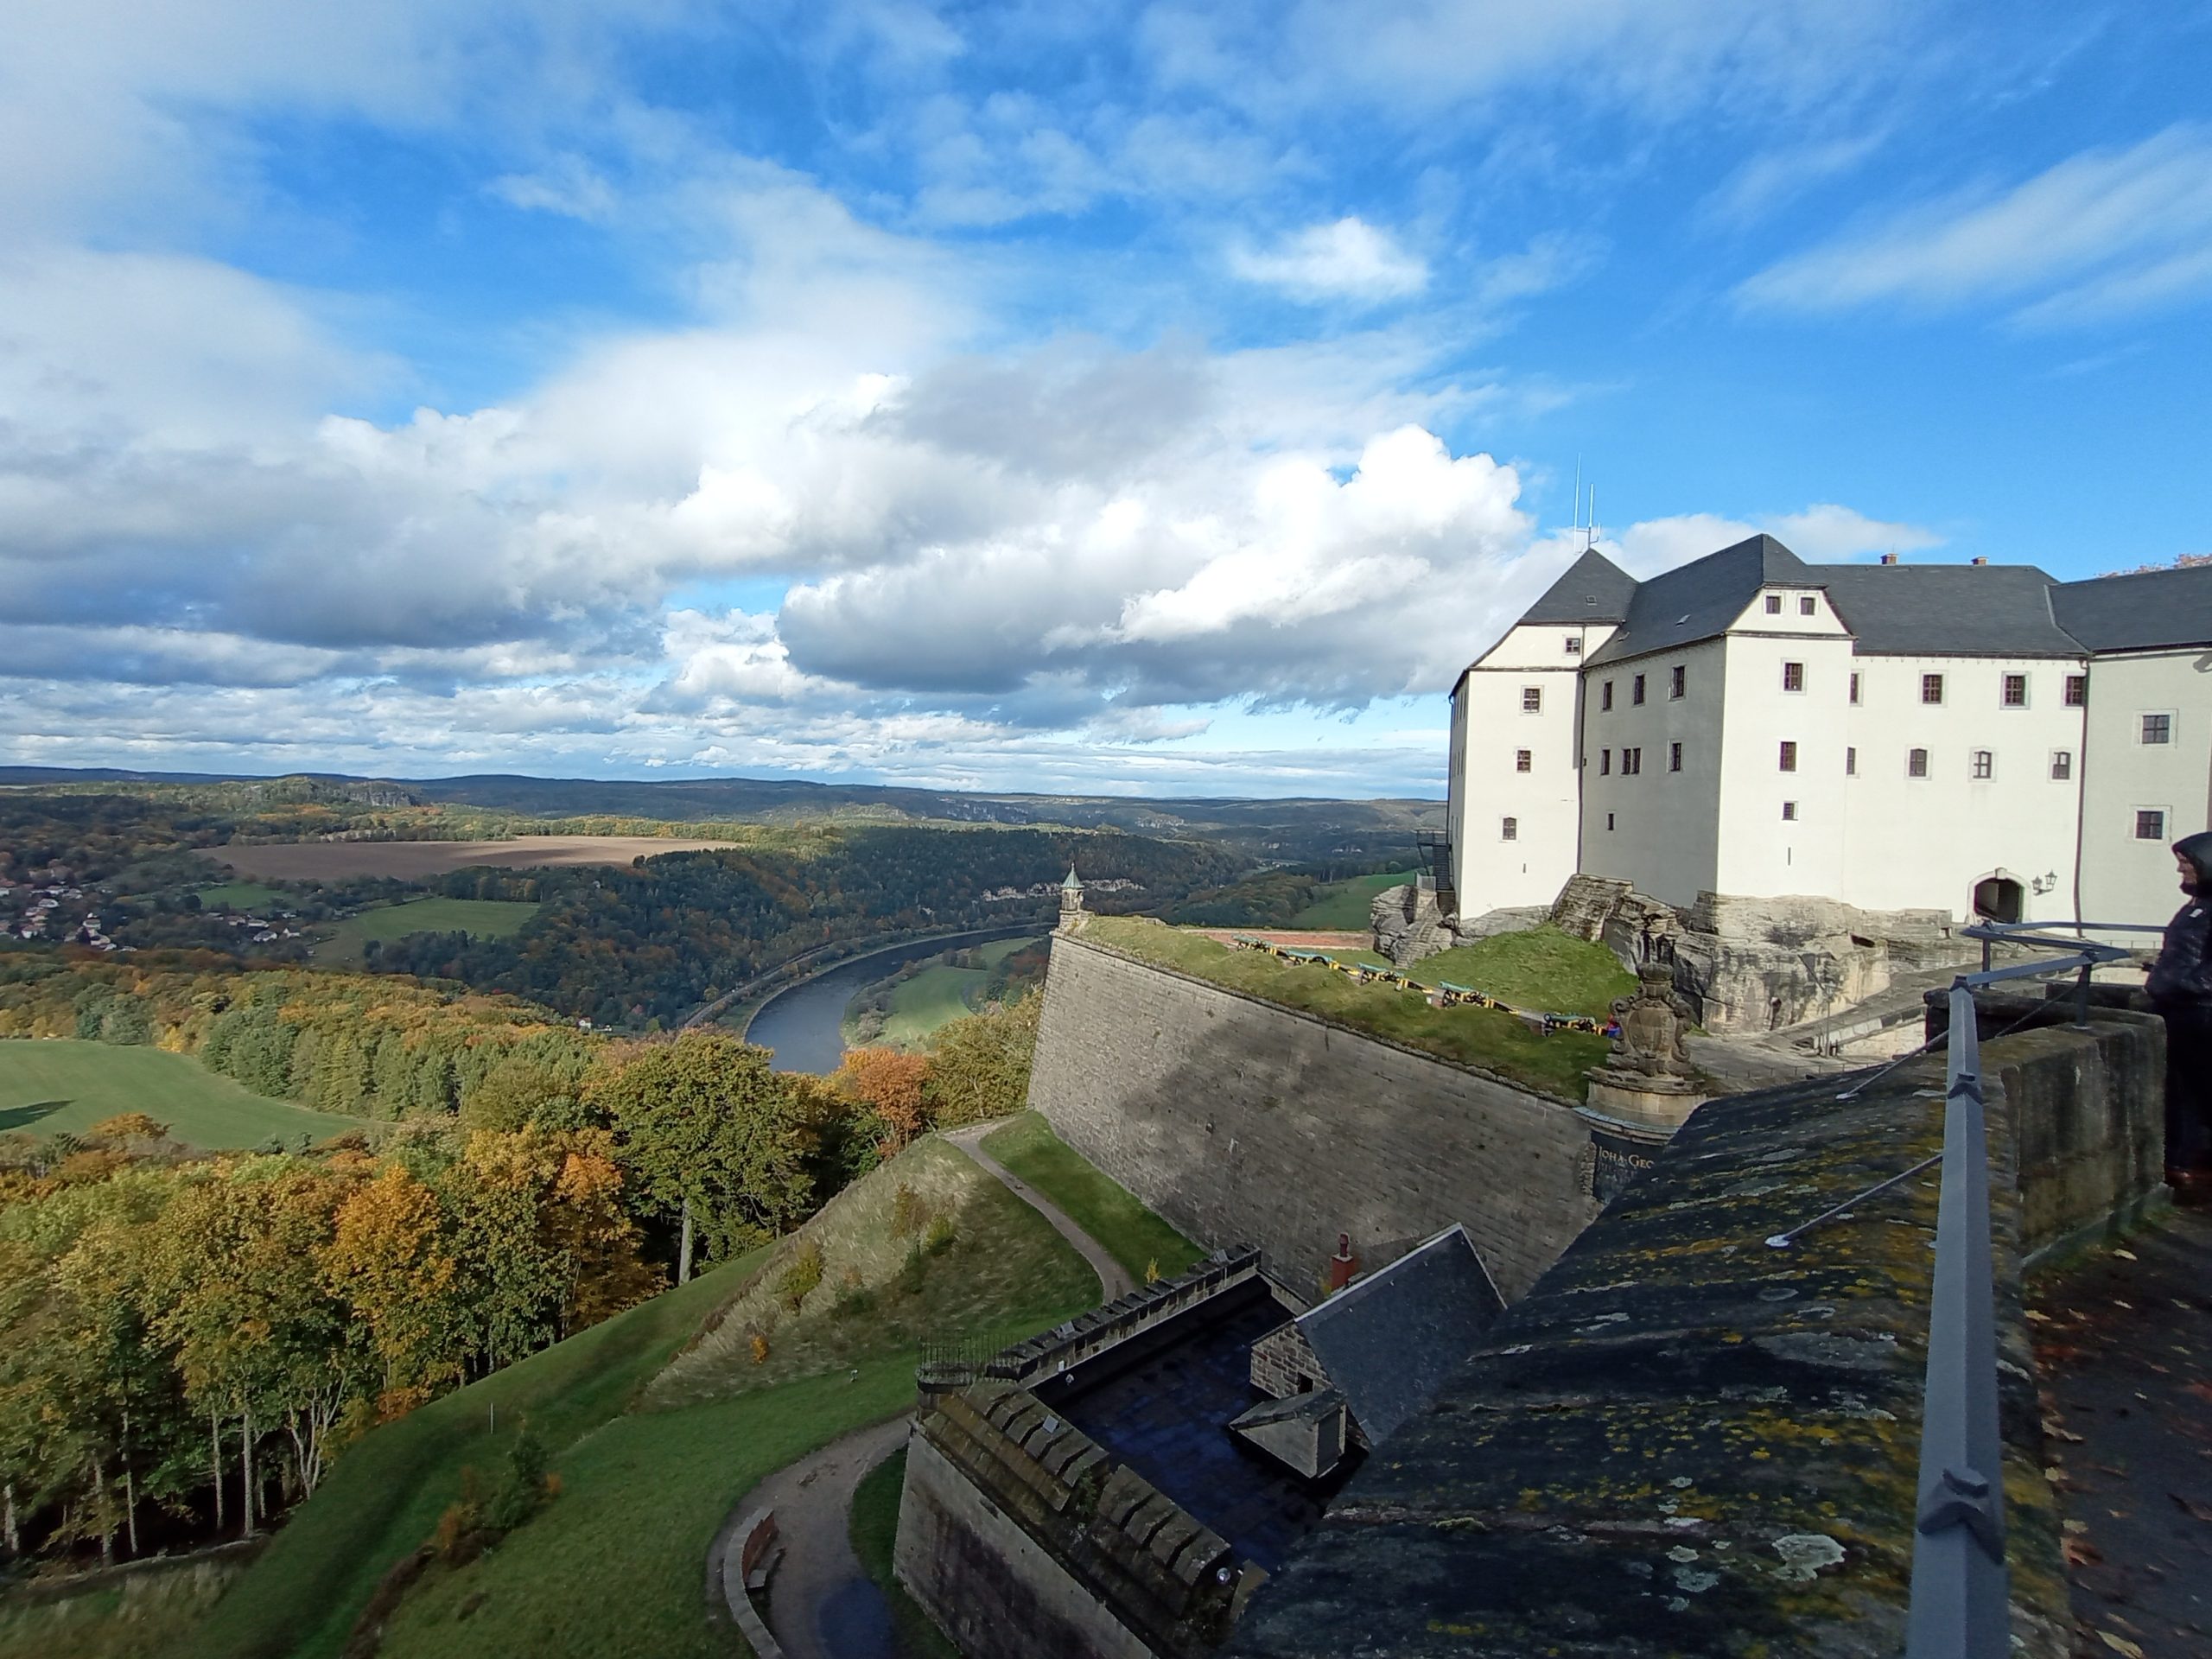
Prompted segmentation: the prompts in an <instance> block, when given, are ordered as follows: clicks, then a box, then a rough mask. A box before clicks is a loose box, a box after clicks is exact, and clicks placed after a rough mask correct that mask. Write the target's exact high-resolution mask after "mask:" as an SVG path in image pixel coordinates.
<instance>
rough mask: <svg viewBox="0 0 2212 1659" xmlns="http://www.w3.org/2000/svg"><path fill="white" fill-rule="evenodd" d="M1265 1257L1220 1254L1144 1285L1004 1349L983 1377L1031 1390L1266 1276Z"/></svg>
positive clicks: (1252, 1253) (1237, 1252)
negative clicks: (1181, 1315) (1263, 1258)
mask: <svg viewBox="0 0 2212 1659" xmlns="http://www.w3.org/2000/svg"><path fill="white" fill-rule="evenodd" d="M1261 1268H1262V1258H1261V1255H1260V1252H1259V1251H1257V1250H1255V1249H1252V1248H1250V1247H1249V1246H1246V1247H1244V1248H1243V1249H1224V1250H1216V1251H1215V1252H1214V1253H1213V1254H1212V1255H1210V1256H1208V1257H1207V1258H1206V1259H1205V1261H1203V1262H1199V1263H1198V1266H1196V1267H1194V1268H1191V1269H1190V1270H1189V1271H1188V1272H1187V1273H1183V1274H1178V1275H1176V1277H1174V1278H1173V1279H1163V1280H1161V1281H1160V1282H1159V1283H1157V1284H1152V1285H1140V1286H1138V1287H1136V1288H1135V1290H1133V1291H1131V1292H1129V1294H1128V1295H1126V1296H1121V1297H1117V1298H1116V1299H1115V1300H1113V1301H1110V1302H1108V1303H1107V1304H1106V1305H1105V1306H1103V1307H1094V1308H1092V1309H1091V1310H1090V1312H1089V1313H1081V1314H1078V1315H1077V1316H1076V1317H1075V1318H1074V1319H1070V1320H1069V1321H1068V1322H1067V1323H1066V1324H1065V1325H1055V1326H1054V1327H1053V1328H1052V1330H1050V1331H1047V1332H1044V1333H1043V1334H1042V1335H1040V1336H1034V1337H1031V1338H1028V1339H1027V1341H1024V1342H1017V1343H1015V1344H1014V1345H1013V1346H1012V1347H1009V1348H1003V1349H1001V1350H1000V1351H999V1352H998V1353H997V1354H995V1355H994V1356H993V1357H991V1358H990V1359H989V1360H988V1362H987V1363H985V1364H984V1366H983V1375H984V1376H986V1377H988V1378H992V1379H994V1380H996V1381H1000V1382H1007V1383H1021V1384H1023V1385H1025V1386H1027V1384H1030V1383H1039V1382H1042V1381H1044V1380H1046V1378H1048V1377H1052V1376H1058V1375H1059V1374H1060V1373H1061V1372H1063V1371H1070V1370H1074V1369H1075V1368H1076V1367H1077V1366H1078V1365H1080V1364H1082V1363H1084V1361H1085V1360H1087V1359H1092V1358H1095V1357H1097V1356H1098V1355H1100V1354H1103V1353H1104V1352H1106V1351H1108V1350H1109V1349H1110V1348H1115V1347H1118V1346H1119V1345H1120V1344H1122V1343H1124V1342H1127V1341H1128V1340H1129V1339H1130V1338H1134V1337H1138V1336H1141V1335H1143V1334H1144V1333H1145V1332H1148V1331H1151V1330H1153V1329H1154V1328H1156V1327H1157V1326H1160V1325H1165V1324H1166V1323H1167V1322H1168V1321H1169V1320H1170V1319H1174V1318H1176V1317H1177V1316H1178V1315H1179V1314H1182V1313H1188V1312H1189V1311H1190V1310H1191V1309H1192V1308H1194V1307H1196V1306H1198V1305H1199V1304H1200V1303H1201V1302H1205V1301H1210V1300H1212V1299H1213V1298H1214V1297H1216V1296H1217V1295H1219V1294H1221V1293H1222V1292H1224V1291H1225V1290H1230V1289H1232V1288H1234V1287H1236V1286H1238V1285H1242V1284H1246V1283H1249V1282H1250V1281H1254V1280H1255V1279H1258V1278H1259V1277H1260V1275H1261Z"/></svg>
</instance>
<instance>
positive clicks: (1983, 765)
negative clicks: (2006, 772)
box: [1973, 749, 1997, 784]
mask: <svg viewBox="0 0 2212 1659" xmlns="http://www.w3.org/2000/svg"><path fill="white" fill-rule="evenodd" d="M1973 765H1974V782H1976V783H1978V784H1986V783H1987V782H1988V781H1989V779H1990V774H1991V773H1993V772H1995V771H1996V770H1997V757H1996V756H1995V755H1993V754H1992V753H1990V752H1989V751H1988V750H1987V749H1976V750H1975V751H1974V761H1973Z"/></svg>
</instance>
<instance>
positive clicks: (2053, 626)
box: [1811, 564, 2087, 657]
mask: <svg viewBox="0 0 2212 1659" xmlns="http://www.w3.org/2000/svg"><path fill="white" fill-rule="evenodd" d="M1811 569H1812V573H1813V576H1814V579H1815V580H1816V581H1817V582H1820V584H1821V586H1822V587H1824V588H1827V594H1828V602H1829V603H1830V604H1832V605H1834V607H1835V609H1836V613H1837V614H1838V615H1839V616H1840V617H1842V619H1843V621H1844V626H1846V627H1847V628H1849V629H1850V630H1851V632H1852V633H1853V637H1855V638H1856V639H1857V640H1858V642H1859V652H1861V653H1863V654H1867V655H1872V656H1877V657H2079V656H2081V655H2082V654H2083V653H2082V646H2081V645H2080V644H2079V643H2078V642H2077V640H2076V639H2075V637H2074V636H2073V635H2072V634H2071V633H2069V632H2068V631H2067V630H2066V629H2065V628H2063V627H2062V626H2060V624H2059V621H2058V620H2056V619H2055V618H2054V617H2053V616H2052V614H2051V608H2052V588H2053V586H2054V584H2053V582H2052V581H2051V578H2050V574H2049V573H2048V572H2046V571H2043V570H2038V569H2036V567H2035V566H2033V565H2031V564H1821V565H1815V566H1813V567H1811ZM2083 585H2087V584H2083Z"/></svg>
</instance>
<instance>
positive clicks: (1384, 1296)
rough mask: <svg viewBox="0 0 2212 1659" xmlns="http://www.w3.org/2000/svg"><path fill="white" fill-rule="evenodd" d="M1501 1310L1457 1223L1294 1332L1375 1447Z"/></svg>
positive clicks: (1313, 1312)
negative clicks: (1305, 1344)
mask: <svg viewBox="0 0 2212 1659" xmlns="http://www.w3.org/2000/svg"><path fill="white" fill-rule="evenodd" d="M1504 1311H1505V1300H1504V1298H1503V1297H1502V1296H1500V1295H1499V1294H1497V1286H1496V1285H1494V1284H1492V1283H1491V1276H1490V1270H1489V1269H1488V1268H1484V1266H1483V1262H1482V1258H1481V1257H1480V1256H1479V1255H1476V1254H1475V1247H1474V1243H1473V1242H1472V1241H1471V1240H1470V1239H1469V1238H1468V1236H1467V1230H1466V1229H1465V1228H1464V1227H1459V1226H1453V1227H1450V1228H1447V1229H1446V1230H1444V1231H1443V1232H1440V1233H1439V1234H1437V1235H1436V1236H1435V1237H1433V1238H1432V1239H1429V1240H1428V1241H1427V1242H1426V1243H1423V1244H1421V1246H1419V1247H1418V1248H1417V1249H1413V1250H1411V1251H1408V1253H1407V1254H1406V1255H1402V1256H1400V1257H1399V1258H1398V1259H1397V1260H1396V1261H1395V1262H1391V1263H1390V1265H1389V1267H1387V1268H1383V1269H1382V1270H1381V1271H1379V1272H1377V1273H1375V1274H1370V1275H1369V1276H1368V1277H1367V1278H1364V1279H1362V1280H1360V1281H1357V1283H1355V1284H1353V1285H1351V1287H1348V1288H1347V1289H1344V1290H1342V1291H1339V1292H1338V1294H1335V1295H1334V1296H1332V1297H1330V1298H1329V1299H1328V1300H1326V1301H1325V1302H1323V1303H1321V1304H1320V1305H1319V1306H1317V1307H1313V1308H1311V1309H1309V1310H1307V1311H1306V1313H1302V1314H1300V1316H1299V1319H1298V1328H1299V1330H1300V1332H1301V1333H1303V1335H1304V1336H1305V1338H1306V1342H1307V1343H1308V1344H1310V1345H1311V1346H1312V1348H1313V1353H1314V1357H1316V1358H1318V1359H1319V1361H1320V1362H1321V1368H1322V1369H1323V1370H1325V1371H1326V1372H1327V1373H1328V1375H1329V1382H1330V1383H1331V1384H1332V1386H1333V1387H1334V1388H1336V1389H1338V1390H1339V1391H1340V1392H1341V1393H1342V1394H1343V1395H1344V1399H1345V1401H1346V1402H1348V1403H1349V1404H1350V1406H1351V1414H1352V1418H1353V1420H1354V1421H1357V1423H1358V1424H1359V1426H1360V1427H1361V1428H1362V1429H1363V1430H1365V1431H1366V1433H1367V1438H1368V1440H1369V1441H1370V1443H1371V1444H1373V1445H1375V1446H1381V1445H1382V1444H1383V1442H1384V1441H1385V1440H1389V1437H1390V1435H1391V1433H1392V1432H1393V1431H1394V1430H1395V1429H1396V1428H1397V1427H1398V1425H1399V1424H1401V1423H1402V1422H1404V1421H1406V1419H1407V1418H1408V1417H1410V1416H1412V1415H1413V1414H1414V1413H1415V1412H1417V1411H1419V1410H1420V1409H1421V1408H1422V1407H1424V1406H1426V1405H1427V1403H1428V1402H1429V1401H1430V1400H1431V1399H1433V1397H1434V1396H1435V1394H1436V1391H1437V1390H1438V1389H1440V1388H1442V1387H1443V1386H1444V1384H1445V1382H1446V1380H1447V1379H1448V1378H1449V1377H1450V1376H1452V1373H1453V1372H1454V1371H1456V1370H1459V1367H1460V1365H1461V1364H1463V1363H1465V1360H1466V1357H1467V1356H1468V1355H1469V1354H1471V1353H1472V1352H1474V1351H1475V1348H1476V1346H1477V1345H1478V1344H1479V1343H1480V1342H1481V1340H1482V1335H1483V1332H1485V1331H1487V1330H1489V1329H1490V1327H1491V1322H1492V1321H1493V1320H1495V1319H1497V1316H1498V1315H1499V1314H1501V1313H1503V1312H1504Z"/></svg>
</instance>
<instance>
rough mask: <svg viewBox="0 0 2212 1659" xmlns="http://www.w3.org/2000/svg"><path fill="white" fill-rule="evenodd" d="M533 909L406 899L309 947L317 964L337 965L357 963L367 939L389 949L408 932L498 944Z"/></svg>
mask: <svg viewBox="0 0 2212 1659" xmlns="http://www.w3.org/2000/svg"><path fill="white" fill-rule="evenodd" d="M537 912H538V906H536V905H530V904H521V903H518V902H516V901H513V900H511V899H442V898H426V899H409V900H407V902H406V903H404V904H399V905H383V906H378V908H376V909H374V910H365V911H363V912H361V913H360V914H359V915H358V916H349V917H347V918H346V919H345V920H344V921H342V922H340V923H339V924H338V926H337V928H336V929H335V931H333V932H332V934H331V936H330V938H328V939H327V941H326V942H324V943H323V944H319V945H317V946H316V947H315V960H316V961H317V962H319V963H330V964H340V963H357V962H359V961H360V960H361V947H362V946H363V945H364V944H366V943H367V942H368V941H369V940H371V939H374V940H376V941H377V942H378V944H391V941H392V940H394V939H404V938H406V937H407V936H408V935H409V934H410V933H467V934H471V935H473V936H474V937H475V938H480V939H504V938H506V937H507V936H508V935H509V934H511V933H518V932H520V931H522V928H523V925H524V923H526V922H528V921H529V920H530V918H531V917H533V916H535V915H537Z"/></svg>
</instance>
